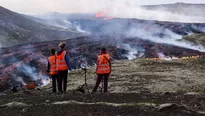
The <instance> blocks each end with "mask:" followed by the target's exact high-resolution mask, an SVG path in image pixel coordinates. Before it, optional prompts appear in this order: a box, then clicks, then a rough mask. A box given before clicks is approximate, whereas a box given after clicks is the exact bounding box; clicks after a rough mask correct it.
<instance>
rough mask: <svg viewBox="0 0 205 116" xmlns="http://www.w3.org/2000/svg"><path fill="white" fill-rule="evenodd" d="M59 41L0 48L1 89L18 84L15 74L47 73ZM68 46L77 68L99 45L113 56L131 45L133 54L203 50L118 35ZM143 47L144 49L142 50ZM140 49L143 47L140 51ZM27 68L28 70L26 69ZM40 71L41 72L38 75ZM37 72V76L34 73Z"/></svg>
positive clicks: (28, 77)
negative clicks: (53, 50) (48, 62)
mask: <svg viewBox="0 0 205 116" xmlns="http://www.w3.org/2000/svg"><path fill="white" fill-rule="evenodd" d="M60 42H61V41H59V40H58V41H48V42H40V43H30V44H24V45H18V46H13V47H8V48H3V49H0V55H1V59H0V91H4V90H5V89H8V88H9V87H11V86H13V85H18V84H19V82H16V80H15V79H16V77H21V78H23V80H24V81H25V82H26V83H28V82H30V81H31V80H32V79H31V78H35V80H38V79H41V78H40V77H41V75H44V77H48V75H47V74H46V66H47V57H48V56H49V55H50V48H56V49H57V48H58V47H57V46H58V43H60ZM66 43H67V48H66V49H67V50H68V52H69V55H70V59H71V65H72V68H74V69H76V68H80V64H81V63H83V62H84V60H85V61H87V62H88V64H89V65H94V63H95V62H96V55H97V54H98V53H99V50H100V48H101V47H107V48H108V51H109V54H110V55H111V56H112V58H113V60H122V59H128V56H129V54H130V48H129V47H128V48H126V45H130V46H131V47H132V50H131V51H133V49H137V50H138V54H134V53H133V54H132V53H131V54H132V57H133V56H136V57H144V58H146V57H148V58H152V57H158V53H159V52H160V53H163V54H164V55H166V56H175V57H184V56H192V55H203V54H204V53H202V52H199V51H195V50H190V49H185V48H180V47H176V46H171V45H166V44H157V43H153V42H150V41H145V40H141V39H139V38H121V39H120V40H119V39H118V38H115V37H112V36H100V37H99V36H88V37H79V38H73V39H68V40H66ZM142 49H144V50H142ZM140 50H142V51H140ZM27 69H29V71H28V70H27ZM28 72H30V73H28ZM39 74H41V75H40V76H39ZM34 75H36V76H34Z"/></svg>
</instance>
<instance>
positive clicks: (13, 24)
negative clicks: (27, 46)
mask: <svg viewBox="0 0 205 116" xmlns="http://www.w3.org/2000/svg"><path fill="white" fill-rule="evenodd" d="M79 34H80V33H79V32H77V31H70V30H66V29H63V28H59V27H54V26H49V25H45V24H43V23H40V22H37V21H35V20H33V19H32V17H28V16H25V15H22V14H18V13H15V12H12V11H10V10H7V9H5V8H3V7H1V6H0V47H6V46H11V45H17V44H21V43H31V42H39V41H47V40H54V39H65V38H71V37H76V36H78V35H79Z"/></svg>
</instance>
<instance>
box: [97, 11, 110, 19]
mask: <svg viewBox="0 0 205 116" xmlns="http://www.w3.org/2000/svg"><path fill="white" fill-rule="evenodd" d="M106 12H107V11H102V12H98V13H97V14H96V15H95V17H96V18H103V20H111V19H113V17H112V16H108V17H107V16H106Z"/></svg>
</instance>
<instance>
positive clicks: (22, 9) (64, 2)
mask: <svg viewBox="0 0 205 116" xmlns="http://www.w3.org/2000/svg"><path fill="white" fill-rule="evenodd" d="M176 2H185V3H205V0H0V6H3V7H5V8H8V9H10V10H13V11H15V12H19V13H24V14H41V13H46V12H64V13H79V12H81V13H84V12H97V11H99V10H102V9H109V8H110V7H114V5H118V6H119V5H122V4H127V5H131V6H133V5H150V4H167V3H176Z"/></svg>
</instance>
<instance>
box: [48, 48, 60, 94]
mask: <svg viewBox="0 0 205 116" xmlns="http://www.w3.org/2000/svg"><path fill="white" fill-rule="evenodd" d="M55 52H56V50H55V49H53V48H52V49H51V56H50V57H48V69H47V72H48V73H49V74H50V76H51V78H52V92H53V93H56V83H57V81H58V80H57V79H58V75H57V71H56V56H55Z"/></svg>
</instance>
